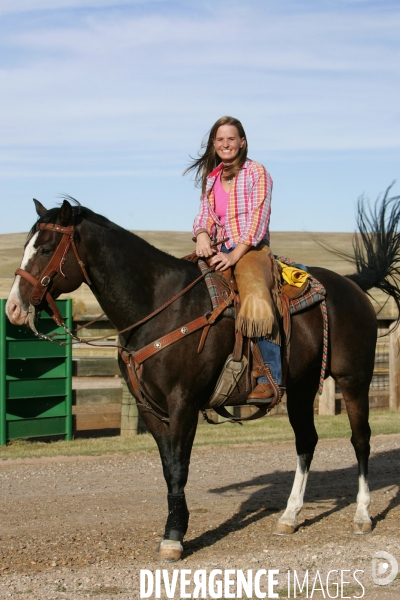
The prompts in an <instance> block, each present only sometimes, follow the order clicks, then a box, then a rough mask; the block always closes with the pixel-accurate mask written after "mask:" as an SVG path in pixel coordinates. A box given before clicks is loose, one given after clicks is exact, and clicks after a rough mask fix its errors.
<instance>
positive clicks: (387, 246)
mask: <svg viewBox="0 0 400 600" xmlns="http://www.w3.org/2000/svg"><path fill="white" fill-rule="evenodd" d="M392 186H393V184H392V185H390V186H389V187H388V188H387V190H386V192H385V194H384V196H383V198H382V199H380V198H378V199H377V200H376V202H375V203H374V205H373V206H371V205H370V203H369V201H368V200H365V198H363V197H361V198H359V199H358V202H357V227H358V234H356V235H355V236H354V239H353V255H347V254H346V259H347V260H349V261H350V262H352V263H353V264H354V265H355V267H356V273H353V274H350V275H346V277H348V279H351V280H352V281H354V282H355V283H356V284H357V285H358V286H359V287H360V288H361V289H362V290H364V292H367V293H368V290H370V289H371V288H378V289H380V290H382V291H383V292H385V294H387V295H388V296H390V297H392V298H393V299H394V301H395V303H396V307H397V310H398V311H399V313H400V288H399V285H398V284H399V282H400V233H399V232H398V229H399V224H400V196H393V197H391V198H390V197H389V193H390V190H391V188H392ZM344 255H345V253H342V256H343V257H345V256H344ZM399 319H400V317H399Z"/></svg>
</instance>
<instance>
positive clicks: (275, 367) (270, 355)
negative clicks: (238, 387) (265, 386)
mask: <svg viewBox="0 0 400 600" xmlns="http://www.w3.org/2000/svg"><path fill="white" fill-rule="evenodd" d="M256 341H257V344H258V347H259V348H260V350H261V354H262V357H263V361H264V364H268V365H269V367H270V369H271V373H272V377H273V378H274V379H275V381H276V383H277V384H278V385H282V361H281V347H280V346H278V345H277V344H273V343H272V342H270V341H269V340H267V339H266V338H263V337H259V338H256ZM257 383H268V380H267V378H266V377H259V378H258V379H257Z"/></svg>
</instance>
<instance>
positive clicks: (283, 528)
mask: <svg viewBox="0 0 400 600" xmlns="http://www.w3.org/2000/svg"><path fill="white" fill-rule="evenodd" d="M295 531H296V527H295V526H294V525H287V524H286V523H278V524H277V526H276V529H275V531H274V532H273V533H274V535H292V533H294V532H295Z"/></svg>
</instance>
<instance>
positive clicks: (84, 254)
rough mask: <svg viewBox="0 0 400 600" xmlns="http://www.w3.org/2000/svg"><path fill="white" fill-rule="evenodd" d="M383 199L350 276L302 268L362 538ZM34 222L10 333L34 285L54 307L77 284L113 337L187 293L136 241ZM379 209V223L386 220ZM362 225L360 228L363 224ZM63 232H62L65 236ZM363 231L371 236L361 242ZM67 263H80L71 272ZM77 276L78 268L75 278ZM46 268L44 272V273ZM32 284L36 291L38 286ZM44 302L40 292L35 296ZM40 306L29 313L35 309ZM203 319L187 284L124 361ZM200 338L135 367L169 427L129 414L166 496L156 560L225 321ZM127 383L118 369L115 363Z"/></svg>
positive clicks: (291, 391)
mask: <svg viewBox="0 0 400 600" xmlns="http://www.w3.org/2000/svg"><path fill="white" fill-rule="evenodd" d="M393 200H394V199H391V200H388V199H387V196H386V197H385V199H384V201H383V203H382V205H381V208H380V209H379V210H377V209H375V212H372V213H371V216H370V217H367V216H366V214H365V212H364V211H363V208H362V206H361V208H360V209H359V225H360V227H361V233H362V240H363V241H364V242H365V243H364V246H365V248H366V253H365V252H364V254H365V256H366V258H365V259H364V258H363V250H362V246H358V247H356V262H357V273H355V274H354V275H350V276H347V277H342V276H340V275H337V274H336V273H333V272H331V271H328V270H326V269H322V268H314V267H313V268H310V272H311V273H312V275H313V276H314V277H316V278H317V279H318V280H319V281H320V282H321V283H322V284H323V285H324V286H325V289H326V291H327V309H328V316H329V356H328V370H327V375H332V377H334V379H335V380H336V382H337V383H338V384H339V386H340V389H341V391H342V393H343V397H344V400H345V403H346V408H347V412H348V416H349V420H350V425H351V430H352V436H351V442H352V444H353V447H354V450H355V453H356V457H357V461H358V469H359V480H358V483H359V491H358V495H357V508H356V512H355V516H354V524H353V529H354V532H355V533H368V532H369V531H371V519H370V517H369V513H368V507H369V504H370V493H369V488H368V481H367V477H368V457H369V452H370V446H369V439H370V427H369V424H368V390H369V385H370V382H371V378H372V372H373V368H374V355H375V345H376V336H377V321H376V316H375V312H374V310H373V308H372V305H371V303H370V301H369V300H368V298H367V296H366V294H365V291H367V290H368V289H370V288H372V287H374V286H375V287H380V288H381V289H384V290H385V291H386V292H387V293H388V294H389V295H391V296H393V297H394V298H395V300H396V303H397V304H398V302H399V291H398V289H397V287H396V286H395V285H394V284H393V283H391V279H390V277H391V275H393V269H395V266H394V265H395V263H396V261H398V258H399V252H398V246H399V241H398V240H399V236H398V235H397V234H396V227H397V223H398V221H399V217H400V207H399V203H398V202H397V199H396V202H394V201H393ZM35 203H36V210H37V213H38V215H39V219H38V222H37V224H35V226H34V227H33V228H32V231H31V234H30V236H29V239H28V242H27V243H26V245H25V251H24V256H23V259H22V263H21V269H22V270H23V271H24V272H25V273H28V274H30V275H31V280H30V281H29V280H27V279H26V278H25V277H21V276H20V275H19V274H18V275H17V276H16V278H15V281H14V284H13V287H12V289H11V292H10V295H9V298H8V301H7V307H6V312H7V315H8V318H9V319H10V321H11V322H12V323H15V324H21V323H28V322H29V311H30V310H34V309H33V306H32V304H31V302H32V290H33V287H34V283H35V281H36V280H37V281H40V280H42V281H43V279H44V280H45V281H44V284H48V285H46V290H45V291H47V292H49V293H50V294H51V296H52V297H54V298H56V297H58V296H59V295H60V294H62V293H65V292H71V291H73V290H75V289H77V288H78V287H79V286H80V285H81V284H82V283H83V282H85V279H86V281H88V282H89V283H90V285H91V289H92V292H93V294H94V295H95V297H96V298H97V300H98V302H99V304H100V306H101V307H102V309H103V310H104V312H105V313H106V315H107V316H108V318H109V319H110V321H111V323H112V324H113V326H114V327H115V328H116V329H117V330H119V331H120V330H122V329H124V328H126V327H127V326H129V325H131V324H132V323H135V322H137V321H139V320H141V319H142V318H144V317H146V315H148V314H150V313H151V312H153V311H154V310H155V309H156V308H157V307H159V306H161V305H162V304H164V303H165V302H166V301H167V300H168V299H170V298H171V297H173V296H174V295H175V294H177V293H178V292H179V291H181V290H182V289H183V288H185V287H186V286H187V285H188V284H190V283H191V282H192V281H194V280H195V279H196V278H197V277H198V275H199V271H198V268H197V266H195V265H193V264H191V263H189V262H187V261H184V260H181V259H177V258H174V257H172V256H169V255H168V254H165V253H164V252H161V251H160V250H157V249H156V248H154V247H153V246H151V245H150V244H148V243H147V242H145V241H143V240H142V239H140V238H139V237H137V236H136V235H134V234H132V233H130V232H128V231H126V230H125V229H122V228H121V227H119V226H117V225H115V224H114V223H111V222H110V221H108V220H107V219H106V218H104V217H102V216H99V215H97V214H95V213H94V212H92V211H91V210H89V209H87V208H83V207H81V206H80V205H77V206H73V205H72V204H71V202H69V201H68V200H67V199H66V200H64V202H63V204H62V206H61V208H53V209H51V210H46V209H45V208H44V207H43V206H42V205H41V204H40V203H39V202H37V201H35ZM388 205H390V207H391V209H392V210H391V214H390V216H389V217H388V218H387V217H386V212H387V211H388ZM368 219H369V221H370V222H368ZM48 223H53V224H56V225H57V226H59V227H61V228H69V229H68V231H70V232H71V230H72V231H73V233H72V237H71V239H73V240H74V242H75V250H76V251H74V248H73V246H68V248H67V249H66V250H65V252H64V255H63V256H60V257H59V258H57V252H58V253H59V250H57V248H58V245H59V243H60V240H61V238H62V233H61V232H60V230H57V227H51V228H48V227H46V226H45V225H44V224H48ZM71 226H73V228H71ZM369 227H371V228H372V235H371V234H369V233H368V231H367V230H368V229H369ZM54 256H56V258H57V260H56V262H59V261H62V262H61V272H59V271H57V272H54V273H52V274H51V276H50V277H49V278H48V279H47V278H46V277H47V275H46V277H43V275H44V274H45V271H46V268H47V267H48V265H49V263H50V261H51V260H52V258H53V257H54ZM79 259H80V260H81V261H82V263H84V265H85V268H82V264H81V265H79ZM85 269H86V270H85ZM50 270H52V267H51V269H50ZM44 284H43V285H44ZM43 293H44V292H43ZM39 308H40V305H39ZM209 310H210V298H209V295H208V291H207V287H206V285H205V283H204V281H201V282H199V283H198V284H197V285H195V286H194V287H193V288H192V289H191V290H190V291H188V292H187V293H186V294H185V295H184V296H182V297H180V298H179V299H178V300H176V301H175V302H174V303H172V304H171V305H170V306H168V307H167V308H166V309H165V310H163V311H162V312H161V313H159V314H157V315H156V316H155V317H154V318H152V319H150V320H149V321H147V322H145V323H144V324H142V325H140V326H139V327H136V328H134V329H133V330H131V331H129V332H127V333H125V334H122V335H121V336H120V343H121V345H122V346H124V347H125V348H128V349H130V350H132V351H137V350H139V349H141V348H142V347H143V346H145V345H146V344H149V343H151V342H154V340H157V338H160V337H161V336H163V335H165V334H167V333H169V332H170V331H172V330H174V329H176V328H179V327H182V326H183V325H185V324H186V323H188V322H190V321H192V320H193V319H196V318H197V317H200V316H201V315H204V314H205V313H207V312H208V311H209ZM322 325H323V323H322V315H321V310H320V308H319V306H316V307H312V308H310V309H308V310H306V311H303V312H302V313H298V314H297V315H295V316H294V317H293V320H292V341H291V354H290V365H289V370H288V376H287V382H286V383H287V408H288V413H289V419H290V423H291V425H292V427H293V429H294V432H295V436H296V449H297V454H298V464H297V470H296V475H295V480H294V484H293V489H292V493H291V495H290V497H289V500H288V504H287V507H286V510H285V511H284V513H283V515H282V516H281V517H280V519H279V521H278V524H277V533H281V534H288V533H293V532H294V530H295V526H296V517H297V515H298V513H299V512H300V510H301V508H302V505H303V497H304V491H305V486H306V479H307V475H308V472H309V468H310V464H311V461H312V458H313V453H314V449H315V446H316V444H317V440H318V436H317V432H316V430H315V427H314V419H313V414H314V413H313V404H314V398H315V395H316V392H317V389H318V381H319V375H320V369H321V357H322ZM200 336H201V331H200V330H199V331H197V332H195V333H192V334H191V335H188V336H187V337H184V338H183V339H182V340H180V341H179V342H177V343H175V344H173V345H171V346H169V347H167V348H166V349H165V350H163V351H161V352H159V353H157V354H155V355H154V356H152V357H151V358H150V359H149V360H147V361H146V362H145V363H144V365H143V372H142V374H141V384H142V389H143V394H144V396H145V397H146V396H147V397H149V398H152V399H153V400H154V401H155V402H156V403H157V405H158V406H159V407H160V410H161V411H163V412H164V414H166V415H168V416H169V423H167V422H165V421H162V420H160V419H159V418H158V417H157V416H156V415H155V414H154V413H153V412H151V411H150V410H146V408H143V406H141V405H139V410H140V413H141V416H142V418H143V420H144V421H145V423H146V425H147V427H148V429H149V430H150V432H151V433H152V435H153V436H154V438H155V440H156V442H157V445H158V448H159V452H160V456H161V461H162V466H163V470H164V477H165V480H166V483H167V488H168V518H167V522H166V526H165V533H164V539H163V541H162V543H161V545H160V557H161V558H164V559H169V560H176V559H178V558H179V557H180V555H181V551H182V541H183V538H184V535H185V533H186V530H187V527H188V521H189V512H188V509H187V506H186V500H185V491H184V490H185V485H186V482H187V478H188V471H189V461H190V454H191V450H192V444H193V439H194V436H195V433H196V427H197V420H198V412H199V409H201V408H202V407H203V406H204V405H205V404H206V403H207V401H208V399H209V398H210V396H211V394H212V391H213V389H214V386H215V384H216V381H217V379H218V376H219V374H220V372H221V369H222V366H223V364H224V362H225V360H226V358H227V356H228V354H229V353H230V352H231V351H232V347H233V341H234V322H233V320H232V319H228V318H224V317H221V318H219V319H218V320H217V322H216V324H215V325H213V326H212V327H211V329H210V332H209V334H208V337H207V339H206V343H205V346H204V349H203V351H202V352H201V353H200V354H198V352H197V348H198V345H199V340H200ZM120 367H121V371H122V374H123V376H124V378H125V379H128V377H127V369H126V365H125V363H123V362H122V361H121V364H120Z"/></svg>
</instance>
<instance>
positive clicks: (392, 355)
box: [389, 327, 400, 410]
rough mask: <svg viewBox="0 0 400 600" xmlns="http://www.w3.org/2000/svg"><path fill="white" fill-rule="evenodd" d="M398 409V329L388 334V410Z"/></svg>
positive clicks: (399, 386) (399, 353)
mask: <svg viewBox="0 0 400 600" xmlns="http://www.w3.org/2000/svg"><path fill="white" fill-rule="evenodd" d="M398 408H400V328H399V327H398V328H397V329H395V330H393V327H392V328H391V330H390V332H389V410H397V409H398Z"/></svg>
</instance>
